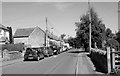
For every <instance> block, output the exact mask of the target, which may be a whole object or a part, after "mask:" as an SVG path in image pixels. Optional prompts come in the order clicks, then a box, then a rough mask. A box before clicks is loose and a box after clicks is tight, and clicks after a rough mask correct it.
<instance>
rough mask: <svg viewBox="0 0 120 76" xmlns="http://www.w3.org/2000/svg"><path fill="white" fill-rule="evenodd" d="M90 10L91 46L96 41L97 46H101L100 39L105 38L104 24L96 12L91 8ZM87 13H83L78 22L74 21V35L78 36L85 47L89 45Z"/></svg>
mask: <svg viewBox="0 0 120 76" xmlns="http://www.w3.org/2000/svg"><path fill="white" fill-rule="evenodd" d="M90 12H91V35H92V36H91V38H92V47H94V43H95V42H96V43H97V46H98V48H101V47H102V41H103V40H104V39H105V29H106V27H105V24H103V23H102V20H101V19H100V18H98V15H97V13H96V12H95V11H94V9H93V8H91V9H90ZM89 24H90V20H89V14H88V12H87V14H84V15H83V16H82V17H81V18H80V22H76V23H75V25H76V27H77V29H76V37H77V38H80V42H81V43H82V45H84V47H85V48H88V47H89Z"/></svg>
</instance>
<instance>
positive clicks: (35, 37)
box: [28, 27, 45, 47]
mask: <svg viewBox="0 0 120 76" xmlns="http://www.w3.org/2000/svg"><path fill="white" fill-rule="evenodd" d="M28 42H29V44H30V45H31V46H32V47H43V46H44V44H45V33H44V32H43V31H42V30H41V29H40V28H39V27H36V28H35V29H34V31H33V32H32V33H31V34H30V36H29V39H28Z"/></svg>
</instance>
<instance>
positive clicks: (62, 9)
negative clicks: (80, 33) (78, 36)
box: [2, 0, 118, 36]
mask: <svg viewBox="0 0 120 76" xmlns="http://www.w3.org/2000/svg"><path fill="white" fill-rule="evenodd" d="M5 1H7V0H5ZM11 1H12V0H11ZM16 1H17V0H16ZM91 6H92V7H94V9H95V11H96V12H97V13H98V16H99V17H100V18H102V20H103V23H104V24H105V25H106V27H109V28H110V29H111V30H112V31H113V32H114V31H115V30H116V31H117V30H118V12H117V11H118V3H117V2H91ZM87 10H88V4H87V2H3V3H2V24H3V25H5V26H11V27H12V28H13V33H14V32H15V30H16V29H17V28H26V27H35V26H39V27H40V28H42V29H43V30H45V25H46V24H45V18H46V17H47V18H48V26H49V27H50V28H51V26H53V27H54V30H52V29H51V31H53V32H54V33H55V34H57V35H59V34H61V33H65V34H67V35H70V36H75V28H76V27H75V25H74V24H75V22H78V21H79V18H80V16H81V15H83V14H85V13H86V11H87Z"/></svg>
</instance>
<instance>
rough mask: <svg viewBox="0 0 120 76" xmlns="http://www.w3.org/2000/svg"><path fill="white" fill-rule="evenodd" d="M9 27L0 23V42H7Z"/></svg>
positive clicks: (8, 39)
mask: <svg viewBox="0 0 120 76" xmlns="http://www.w3.org/2000/svg"><path fill="white" fill-rule="evenodd" d="M9 34H10V33H9V29H8V28H7V27H5V26H4V25H2V24H0V44H5V43H9V41H10V37H9Z"/></svg>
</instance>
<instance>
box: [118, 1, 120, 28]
mask: <svg viewBox="0 0 120 76" xmlns="http://www.w3.org/2000/svg"><path fill="white" fill-rule="evenodd" d="M118 30H120V1H119V2H118Z"/></svg>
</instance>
